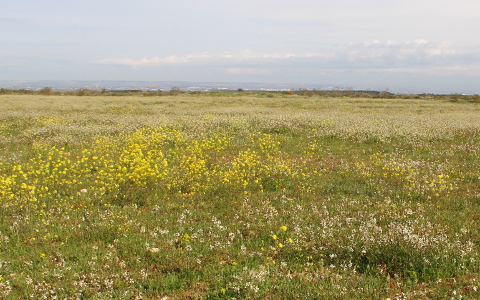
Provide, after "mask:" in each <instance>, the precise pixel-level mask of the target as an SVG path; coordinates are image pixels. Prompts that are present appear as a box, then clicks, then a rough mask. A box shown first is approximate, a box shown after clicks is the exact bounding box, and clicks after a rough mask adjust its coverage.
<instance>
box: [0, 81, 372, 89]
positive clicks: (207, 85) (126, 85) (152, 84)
mask: <svg viewBox="0 0 480 300" xmlns="http://www.w3.org/2000/svg"><path fill="white" fill-rule="evenodd" d="M45 87H50V88H52V89H54V90H59V91H72V90H78V89H92V90H101V89H107V90H142V91H151V90H163V91H169V90H171V89H172V88H174V87H178V88H181V89H183V90H185V91H222V90H237V89H244V90H257V91H258V90H266V91H289V90H292V89H294V90H295V89H300V88H302V89H309V90H314V89H316V90H333V89H335V88H339V86H337V85H334V84H294V83H278V84H275V83H254V82H250V83H248V82H247V83H245V82H241V83H240V82H190V81H108V80H100V81H96V80H91V81H89V80H66V81H62V80H33V81H28V80H0V88H6V89H31V90H39V89H42V88H45ZM341 88H344V89H346V88H351V89H352V87H341ZM355 89H366V88H365V87H361V86H358V87H356V88H355Z"/></svg>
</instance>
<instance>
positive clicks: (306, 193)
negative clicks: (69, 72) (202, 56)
mask: <svg viewBox="0 0 480 300" xmlns="http://www.w3.org/2000/svg"><path fill="white" fill-rule="evenodd" d="M300 92H301V93H300ZM42 93H43V94H40V92H39V93H38V94H27V95H15V94H9V93H3V95H2V96H0V122H1V123H0V149H1V151H0V206H1V211H0V216H1V217H0V298H6V299H233V298H235V299H267V298H268V299H387V298H390V299H404V298H409V299H411V298H413V299H451V298H454V299H460V298H463V299H478V298H479V297H480V291H479V289H480V286H479V282H478V281H479V279H478V278H480V257H479V252H480V250H479V249H480V248H479V247H480V227H479V226H478V222H479V221H480V190H479V186H480V159H479V152H480V119H479V118H478V116H479V114H480V106H479V104H478V103H476V102H475V101H474V99H467V100H465V99H464V100H463V101H462V99H461V97H460V98H457V97H455V99H453V100H454V101H451V99H450V98H448V97H443V98H438V99H433V98H434V97H433V96H426V95H425V96H421V97H420V96H419V97H418V98H415V97H412V98H411V99H398V98H396V97H394V96H391V95H387V94H386V93H385V94H383V96H380V95H377V96H378V97H377V96H375V95H371V96H369V97H359V96H358V95H350V96H349V97H347V96H346V95H344V96H342V97H341V98H339V97H335V98H333V97H326V96H325V95H324V94H320V93H316V92H309V91H299V92H291V93H283V92H282V93H280V92H279V93H273V92H255V93H253V92H252V93H250V92H245V91H235V92H227V93H218V92H217V93H214V92H211V93H195V94H193V93H185V92H181V91H179V90H175V91H173V93H172V94H170V92H168V93H165V94H163V93H162V95H156V96H154V95H151V97H144V94H145V93H146V92H141V91H132V92H131V93H132V94H131V95H130V96H119V97H108V96H105V95H106V94H109V93H110V92H108V91H103V92H99V93H100V94H94V95H92V94H90V91H84V93H83V94H82V95H81V96H80V95H77V96H73V95H71V96H69V95H59V94H56V92H55V91H52V90H48V89H44V90H42ZM102 93H103V94H102ZM387 96H388V97H387ZM462 97H463V96H462ZM472 97H473V96H472Z"/></svg>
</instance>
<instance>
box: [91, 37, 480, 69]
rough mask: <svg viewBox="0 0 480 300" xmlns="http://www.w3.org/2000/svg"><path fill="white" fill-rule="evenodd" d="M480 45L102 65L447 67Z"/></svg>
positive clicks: (473, 54) (414, 44)
mask: <svg viewBox="0 0 480 300" xmlns="http://www.w3.org/2000/svg"><path fill="white" fill-rule="evenodd" d="M478 58H480V51H479V49H478V48H473V49H472V48H462V47H459V46H455V45H454V44H452V43H450V42H445V41H439V42H432V41H428V40H425V39H417V40H412V41H406V42H395V41H391V40H389V41H386V42H382V41H379V40H373V41H366V42H363V43H350V44H344V45H340V46H330V47H322V48H318V49H317V51H311V52H306V53H266V52H254V51H251V50H249V49H246V50H242V51H238V52H223V53H207V52H206V53H199V54H189V55H184V56H177V55H171V56H166V57H163V58H161V57H151V58H140V59H130V58H111V59H104V60H100V61H97V62H96V63H100V64H113V65H125V66H130V67H135V68H140V67H156V66H162V65H171V66H175V65H186V66H190V65H197V66H198V65H200V66H216V67H223V68H225V69H226V70H227V72H228V73H237V74H240V73H243V74H248V73H253V70H256V71H255V73H264V74H266V70H269V68H272V67H287V66H288V67H295V68H325V69H379V70H395V69H398V70H400V69H409V70H415V69H436V70H439V69H445V70H447V69H448V70H453V69H455V70H467V69H471V68H472V67H475V66H474V65H472V61H478Z"/></svg>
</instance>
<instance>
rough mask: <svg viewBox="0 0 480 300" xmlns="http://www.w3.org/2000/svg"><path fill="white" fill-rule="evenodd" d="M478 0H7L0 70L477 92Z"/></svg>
mask: <svg viewBox="0 0 480 300" xmlns="http://www.w3.org/2000/svg"><path fill="white" fill-rule="evenodd" d="M479 12H480V1H478V0H402V1H387V0H362V1H360V0H295V1H292V0H288V1H287V0H242V1H225V0H223V1H220V0H162V1H158V0H135V1H133V0H130V1H127V0H115V1H114V0H82V1H79V0H70V1H65V0H42V1H38V0H15V1H13V0H6V1H3V3H2V9H1V10H0V37H1V41H0V80H133V81H143V80H145V81H201V82H265V83H293V84H298V85H299V87H300V86H301V85H302V84H333V85H336V86H338V87H344V88H359V87H361V88H373V89H382V90H385V89H388V90H390V91H393V92H426V93H469V94H473V93H480V38H479V37H480V13H479Z"/></svg>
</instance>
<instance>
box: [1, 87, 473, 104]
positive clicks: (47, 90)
mask: <svg viewBox="0 0 480 300" xmlns="http://www.w3.org/2000/svg"><path fill="white" fill-rule="evenodd" d="M22 94H28V95H44V96H47V95H48V96H50V95H57V96H172V95H181V94H183V95H185V94H193V95H195V94H199V95H211V96H214V95H225V94H234V95H239V96H240V95H244V94H245V95H258V96H264V97H275V96H276V95H291V96H293V95H299V96H306V97H313V96H322V97H332V98H334V97H352V98H353V97H357V98H360V97H361V98H382V99H394V98H395V99H425V98H430V99H437V100H442V99H443V100H450V101H452V102H458V101H468V102H480V95H478V94H474V95H465V94H460V93H452V94H431V93H421V94H394V93H391V92H389V91H388V90H386V91H373V90H353V89H342V88H335V89H333V90H309V89H306V88H300V89H291V90H290V91H263V90H244V89H241V88H240V89H237V90H222V91H216V90H214V91H185V90H182V89H181V88H178V87H174V88H172V89H171V90H170V91H163V90H160V89H159V90H154V91H144V90H139V89H131V90H108V89H105V88H104V89H101V90H97V89H88V88H81V89H77V90H75V91H65V90H55V89H53V88H52V87H44V88H42V89H38V90H31V89H10V88H0V95H22Z"/></svg>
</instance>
